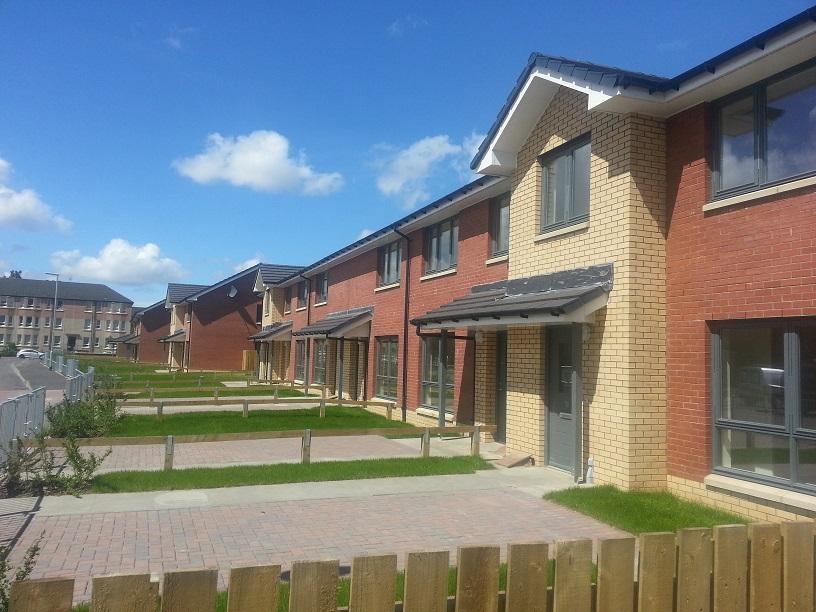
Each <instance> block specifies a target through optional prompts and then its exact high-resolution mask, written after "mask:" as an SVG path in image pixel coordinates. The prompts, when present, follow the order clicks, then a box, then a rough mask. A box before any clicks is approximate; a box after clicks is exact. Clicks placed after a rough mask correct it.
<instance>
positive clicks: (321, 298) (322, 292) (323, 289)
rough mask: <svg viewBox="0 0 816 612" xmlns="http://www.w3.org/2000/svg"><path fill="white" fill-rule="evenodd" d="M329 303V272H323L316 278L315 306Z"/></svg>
mask: <svg viewBox="0 0 816 612" xmlns="http://www.w3.org/2000/svg"><path fill="white" fill-rule="evenodd" d="M328 301H329V272H328V271H326V272H321V273H320V274H318V275H317V276H316V277H315V306H317V305H318V304H325V303H326V302H328Z"/></svg>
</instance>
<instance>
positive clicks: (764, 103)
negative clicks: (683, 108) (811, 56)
mask: <svg viewBox="0 0 816 612" xmlns="http://www.w3.org/2000/svg"><path fill="white" fill-rule="evenodd" d="M814 109H816V66H813V65H812V64H811V66H810V67H805V68H802V67H798V68H794V69H793V70H790V71H787V72H784V73H782V74H780V75H777V76H775V77H772V78H770V79H768V80H766V81H762V82H760V83H757V84H756V85H754V86H752V87H750V88H749V89H747V90H744V91H741V92H738V93H736V94H734V95H732V96H728V97H727V98H724V99H723V100H721V101H720V102H718V103H716V104H715V105H714V122H713V125H714V144H715V147H714V156H713V157H714V158H713V170H714V172H713V175H712V177H713V191H714V195H715V197H717V196H720V197H725V196H728V195H733V194H735V193H742V192H746V191H751V190H753V189H759V188H761V187H764V186H767V185H773V184H775V183H780V182H783V181H788V180H791V179H795V178H802V177H804V176H808V175H812V174H814V173H816V111H814Z"/></svg>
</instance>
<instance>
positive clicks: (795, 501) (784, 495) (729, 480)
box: [703, 474, 816, 512]
mask: <svg viewBox="0 0 816 612" xmlns="http://www.w3.org/2000/svg"><path fill="white" fill-rule="evenodd" d="M703 483H704V484H705V486H706V487H710V488H713V489H721V490H723V491H728V492H730V493H737V494H739V495H745V496H747V497H753V498H756V499H760V500H763V501H769V502H773V503H776V504H782V505H785V506H790V507H791V508H798V509H800V510H806V511H808V512H816V496H814V495H808V494H807V493H799V492H798V491H789V490H788V489H781V488H778V487H772V486H770V485H765V484H760V483H758V482H751V481H749V480H742V479H740V478H733V477H730V476H724V475H723V474H709V475H708V476H706V477H705V478H704V479H703Z"/></svg>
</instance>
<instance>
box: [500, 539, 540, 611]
mask: <svg viewBox="0 0 816 612" xmlns="http://www.w3.org/2000/svg"><path fill="white" fill-rule="evenodd" d="M549 578H550V553H549V546H548V545H547V544H546V543H544V542H530V543H523V544H510V546H508V547H507V587H506V589H505V593H506V594H505V612H547V586H548V584H547V583H548V582H549Z"/></svg>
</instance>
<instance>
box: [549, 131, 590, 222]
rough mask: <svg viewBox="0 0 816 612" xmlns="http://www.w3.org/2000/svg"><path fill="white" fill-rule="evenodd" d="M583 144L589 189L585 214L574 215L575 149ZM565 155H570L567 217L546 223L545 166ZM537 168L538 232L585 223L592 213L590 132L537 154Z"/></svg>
mask: <svg viewBox="0 0 816 612" xmlns="http://www.w3.org/2000/svg"><path fill="white" fill-rule="evenodd" d="M584 145H589V168H587V171H588V172H589V179H590V181H589V182H590V185H589V189H588V190H587V200H588V201H587V212H586V214H581V215H576V214H575V176H576V175H575V151H577V150H578V149H580V148H581V147H583V146H584ZM567 155H569V156H570V178H571V182H572V184H571V186H570V200H569V203H568V206H569V211H568V214H567V219H565V220H564V221H557V222H555V223H547V222H546V215H545V214H544V209H545V207H546V205H547V199H546V197H545V196H547V194H548V192H549V188H548V183H549V175H548V173H547V171H546V166H547V165H548V164H550V163H551V162H553V161H555V160H556V159H559V158H561V157H566V156H567ZM538 169H539V173H540V174H539V176H540V177H541V181H540V185H539V195H538V200H539V202H538V216H539V223H538V230H539V232H540V233H542V234H544V233H546V232H551V231H554V230H558V229H561V228H564V227H569V226H570V225H578V224H579V223H586V222H587V221H589V218H590V216H591V214H592V210H591V207H592V132H587V133H586V134H581V135H580V136H578V137H577V138H573V139H572V140H570V141H568V142H565V143H564V144H562V145H559V146H557V147H555V148H554V149H551V150H550V151H547V152H545V153H542V154H541V155H539V156H538Z"/></svg>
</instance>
